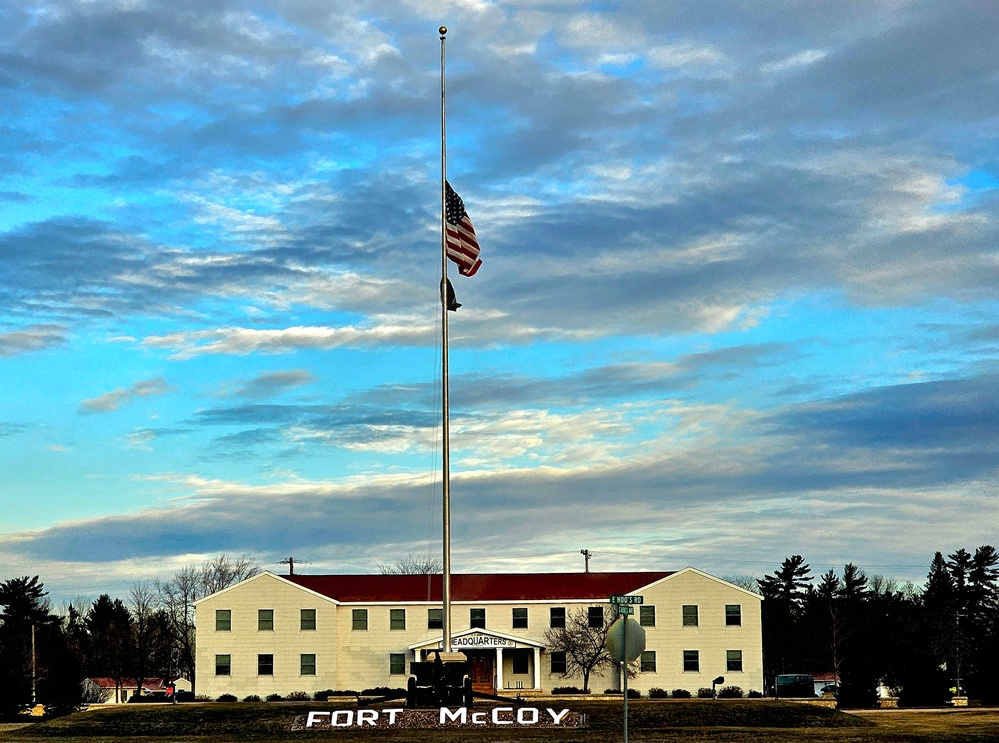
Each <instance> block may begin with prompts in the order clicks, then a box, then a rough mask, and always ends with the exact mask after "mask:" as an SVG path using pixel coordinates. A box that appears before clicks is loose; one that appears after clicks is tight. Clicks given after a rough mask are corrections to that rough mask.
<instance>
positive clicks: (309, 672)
mask: <svg viewBox="0 0 999 743" xmlns="http://www.w3.org/2000/svg"><path fill="white" fill-rule="evenodd" d="M299 668H300V669H301V674H302V675H303V676H315V675H316V654H315V653H302V655H301V657H300V658H299Z"/></svg>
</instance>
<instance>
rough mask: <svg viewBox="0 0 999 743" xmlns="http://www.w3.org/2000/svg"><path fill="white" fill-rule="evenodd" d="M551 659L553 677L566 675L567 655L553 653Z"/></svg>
mask: <svg viewBox="0 0 999 743" xmlns="http://www.w3.org/2000/svg"><path fill="white" fill-rule="evenodd" d="M550 658H551V669H552V675H553V676H554V675H555V674H563V673H565V653H552V654H551V656H550Z"/></svg>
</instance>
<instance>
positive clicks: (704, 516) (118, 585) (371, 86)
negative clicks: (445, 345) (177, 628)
mask: <svg viewBox="0 0 999 743" xmlns="http://www.w3.org/2000/svg"><path fill="white" fill-rule="evenodd" d="M441 24H445V25H447V26H448V27H449V28H450V31H449V33H448V42H447V63H448V66H447V69H448V76H447V91H448V107H447V108H448V118H447V128H448V176H449V180H450V181H451V183H452V184H453V185H454V187H455V189H456V190H457V191H458V193H459V194H461V196H462V197H463V198H464V200H465V204H466V207H467V209H468V212H469V215H470V216H471V218H472V220H473V221H474V223H475V226H476V230H477V232H478V235H479V239H480V242H481V244H482V246H483V252H482V258H483V267H482V268H481V269H480V271H479V272H478V274H477V275H476V276H474V277H472V278H464V277H458V276H457V274H456V272H454V273H453V274H452V280H453V283H454V285H455V288H456V291H457V293H458V299H459V301H460V302H462V303H463V305H464V306H463V307H462V308H461V309H460V310H459V311H458V312H457V313H456V314H454V315H452V316H451V320H450V334H451V374H452V377H451V404H452V421H451V424H452V468H453V480H452V482H453V494H454V500H453V517H454V545H453V559H454V565H455V569H456V570H459V571H473V570H480V571H481V570H498V571H525V570H577V569H580V570H581V569H582V567H583V566H582V557H581V556H580V554H579V551H580V549H584V548H586V549H589V550H591V551H592V552H593V560H592V563H591V567H592V568H593V569H598V570H619V569H653V570H668V569H678V568H681V567H683V566H685V565H694V566H696V567H699V568H701V569H704V570H707V571H709V572H712V573H714V574H717V575H721V576H733V575H757V576H759V575H763V574H765V573H767V572H771V571H773V570H774V569H775V568H776V567H777V566H778V564H779V562H780V561H781V559H783V558H784V557H786V556H788V555H791V554H796V553H800V554H802V555H804V556H805V558H806V560H807V561H808V562H809V563H810V564H811V565H812V567H813V569H814V570H815V571H816V572H820V571H824V570H826V569H828V568H829V567H838V568H839V567H841V566H842V565H843V564H844V563H845V562H847V561H853V562H856V563H858V564H859V565H860V566H861V567H862V568H864V569H865V570H866V571H867V572H868V573H877V574H883V575H891V576H895V577H898V578H900V579H914V580H921V579H922V578H923V577H924V576H925V574H926V571H927V569H928V566H929V562H930V559H931V558H932V555H933V552H934V551H936V550H942V551H945V552H947V551H953V550H955V549H957V548H959V547H965V548H968V549H974V547H976V546H978V545H981V544H986V543H991V544H996V542H997V539H999V534H997V528H996V527H997V524H999V499H997V498H996V495H997V484H999V301H997V287H999V240H997V237H999V144H997V141H999V140H997V134H999V113H997V110H999V109H997V108H996V101H997V100H999V73H997V71H996V70H997V67H996V60H997V59H999V34H997V33H996V28H997V25H999V9H997V7H996V5H995V4H994V3H993V2H991V1H990V0H978V1H976V0H954V1H953V2H940V1H939V0H926V1H912V2H909V1H907V0H881V1H880V2H835V3H833V2H830V3H805V2H792V1H790V0H786V1H784V2H776V1H774V0H767V2H745V1H744V0H739V1H735V0H733V1H732V2H724V1H722V0H712V2H704V1H703V0H675V1H674V0H620V1H614V0H505V1H499V0H433V1H432V2H431V1H430V0H379V2H377V3H373V2H363V3H362V2H356V1H355V0H341V1H340V2H337V3H329V2H320V1H319V0H249V1H248V2H230V1H227V0H211V1H210V2H209V0H169V2H168V1H167V0H27V1H21V0H16V1H15V0H2V1H0V25H2V27H3V28H4V29H5V31H4V34H3V35H2V38H0V302H2V307H3V313H2V316H0V379H2V385H0V473H2V477H0V500H2V515H0V519H2V521H0V568H2V569H0V578H7V577H13V576H18V575H25V574H31V575H35V574H39V575H40V576H41V577H42V580H43V581H44V582H45V584H46V586H47V587H48V588H49V590H50V591H51V593H52V595H53V597H54V598H59V597H68V598H73V597H77V596H82V597H93V596H96V595H97V594H98V593H100V592H103V591H110V592H112V593H115V592H117V593H119V594H120V595H123V594H124V592H125V591H126V590H127V587H128V586H129V585H130V584H131V583H132V582H134V581H136V580H139V579H148V578H153V577H157V576H159V577H169V576H170V575H172V574H173V573H174V572H175V571H176V570H177V569H178V568H179V567H181V566H183V565H185V564H191V563H196V562H199V561H201V560H203V559H204V558H205V557H207V556H210V555H214V554H218V553H228V554H234V555H241V554H248V555H250V556H252V557H253V558H254V559H256V560H257V561H258V562H259V563H260V564H261V565H262V566H264V567H267V568H270V569H273V570H275V571H278V570H281V569H282V568H281V566H279V565H278V564H277V562H278V561H279V560H280V559H282V558H285V557H288V556H294V557H295V558H296V559H297V560H301V561H307V562H308V563H309V564H308V565H307V566H303V569H304V570H307V571H309V572H368V571H373V570H374V569H375V566H377V565H378V564H379V563H387V562H392V561H393V560H395V559H397V558H400V557H405V556H406V555H408V554H419V553H424V552H429V553H438V552H439V550H440V511H441V507H440V428H441V426H440V414H439V410H440V384H439V375H440V351H439V348H440V330H439V325H440V309H439V303H438V299H437V282H438V281H439V267H440V259H439V250H440V247H439V246H440V235H439V225H440V217H439V214H440V205H439V195H440V183H439V176H440V42H439V38H438V34H437V27H438V26H439V25H441Z"/></svg>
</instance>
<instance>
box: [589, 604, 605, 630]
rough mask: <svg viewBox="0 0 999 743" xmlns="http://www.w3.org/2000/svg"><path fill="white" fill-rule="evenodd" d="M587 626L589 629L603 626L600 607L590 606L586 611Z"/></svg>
mask: <svg viewBox="0 0 999 743" xmlns="http://www.w3.org/2000/svg"><path fill="white" fill-rule="evenodd" d="M586 619H587V624H588V625H589V626H590V627H603V626H604V607H602V606H591V607H590V608H589V609H588V610H587V611H586Z"/></svg>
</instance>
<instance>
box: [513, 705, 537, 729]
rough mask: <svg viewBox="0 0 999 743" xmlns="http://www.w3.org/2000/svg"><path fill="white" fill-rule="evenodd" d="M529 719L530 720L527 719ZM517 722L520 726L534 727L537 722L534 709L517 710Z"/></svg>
mask: <svg viewBox="0 0 999 743" xmlns="http://www.w3.org/2000/svg"><path fill="white" fill-rule="evenodd" d="M528 718H530V719H528ZM517 722H518V723H520V724H521V725H534V724H536V723H537V722H538V710H537V708H536V707H521V708H520V709H518V710H517Z"/></svg>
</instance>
